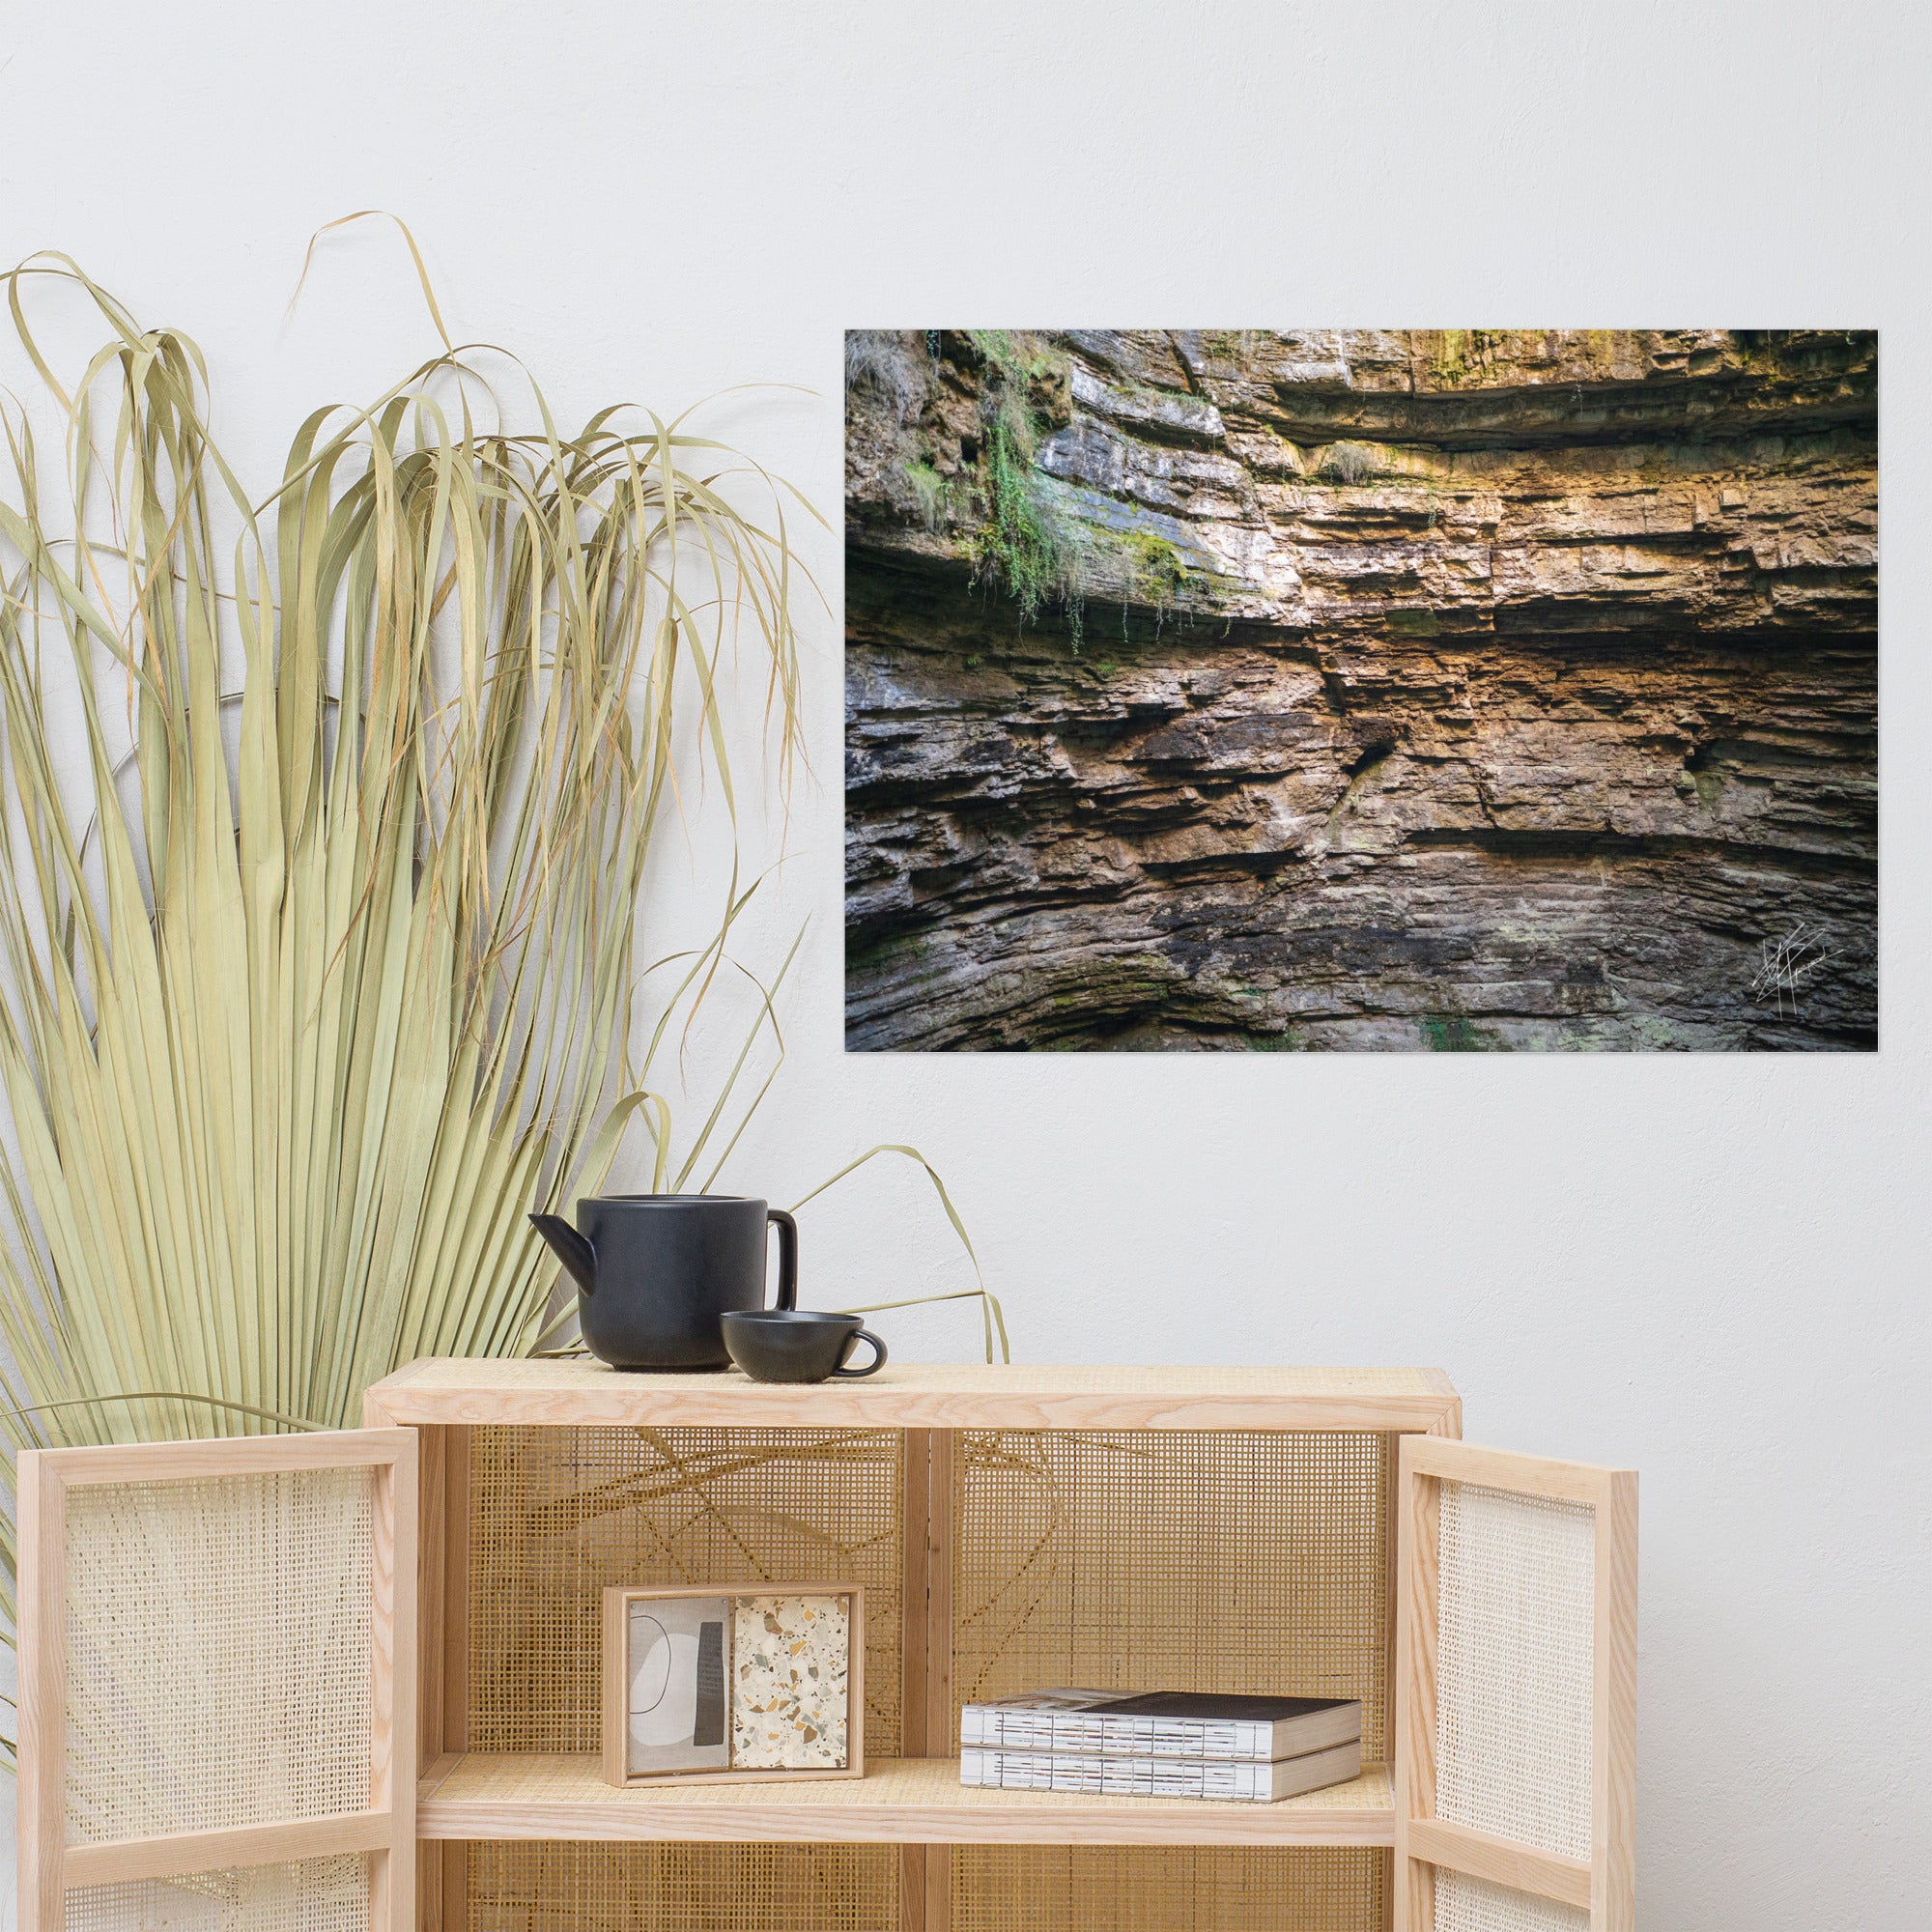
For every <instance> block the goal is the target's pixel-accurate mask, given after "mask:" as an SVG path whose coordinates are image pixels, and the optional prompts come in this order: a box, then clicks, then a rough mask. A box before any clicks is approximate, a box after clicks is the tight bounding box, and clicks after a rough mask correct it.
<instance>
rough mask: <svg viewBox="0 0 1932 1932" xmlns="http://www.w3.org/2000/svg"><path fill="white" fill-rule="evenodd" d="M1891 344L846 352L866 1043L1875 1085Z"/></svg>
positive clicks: (852, 744) (851, 696)
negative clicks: (1577, 1053)
mask: <svg viewBox="0 0 1932 1932" xmlns="http://www.w3.org/2000/svg"><path fill="white" fill-rule="evenodd" d="M1877 396H1878V339H1877V336H1876V334H1875V333H1873V332H1872V331H1869V330H1860V329H1850V330H1847V329H1781V330H1776V329H1774V330H1746V329H1736V330H1726V329H1637V330H1628V329H1614V330H1612V329H1605V330H1595V329H1412V330H1405V329H1391V330H1378V329H1325V330H1324V329H1311V330H1302V331H1294V330H1283V331H1270V330H1264V329H1257V330H1231V331H1214V330H1193V329H1133V330H1118V331H1117V330H1106V329H1072V330H1065V331H1057V332H1056V331H1044V330H1042V331H1027V330H990V329H988V330H979V329H923V330H860V331H854V332H852V333H851V334H849V335H848V336H847V338H846V360H845V403H846V452H845V553H846V582H845V597H846V781H845V782H846V793H845V797H846V928H845V972H846V1043H847V1046H848V1047H849V1048H851V1049H855V1050H863V1051H880V1050H899V1051H913V1052H930V1051H967V1050H979V1051H1009V1052H1015V1051H1044V1050H1060V1051H1065V1050H1072V1049H1087V1050H1112V1051H1145V1050H1194V1051H1210V1050H1211V1051H1266V1052H1284V1051H1300V1050H1338V1049H1348V1050H1397V1051H1467V1052H1488V1051H1507V1050H1518V1049H1531V1048H1543V1049H1556V1048H1571V1049H1598V1050H1603V1049H1608V1050H1677V1051H1683V1050H1690V1051H1726V1052H1738V1051H1779V1052H1788V1051H1820V1050H1824V1051H1833V1050H1836V1051H1844V1050H1871V1049H1874V1048H1875V1047H1876V1045H1877V1043H1878V986H1877V952H1878V653H1877V646H1878V635H1877V634H1878V564H1877V532H1878V439H1877Z"/></svg>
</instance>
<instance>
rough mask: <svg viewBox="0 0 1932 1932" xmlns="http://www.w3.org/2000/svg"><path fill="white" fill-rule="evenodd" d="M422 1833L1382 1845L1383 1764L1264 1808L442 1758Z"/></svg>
mask: <svg viewBox="0 0 1932 1932" xmlns="http://www.w3.org/2000/svg"><path fill="white" fill-rule="evenodd" d="M416 1833H417V1835H418V1836H419V1837H423V1838H602V1839H619V1838H658V1839H685V1840H690V1839H708V1840H712V1841H716V1842H723V1843H727V1844H756V1843H786V1844H873V1845H878V1844H886V1845H924V1844H934V1845H1392V1844H1394V1843H1395V1807H1394V1802H1393V1800H1392V1798H1391V1795H1390V1787H1389V1776H1388V1768H1387V1767H1386V1766H1385V1765H1370V1766H1367V1767H1366V1768H1365V1769H1364V1770H1363V1773H1362V1775H1361V1776H1360V1777H1357V1778H1354V1779H1353V1780H1351V1781H1350V1783H1347V1784H1333V1785H1330V1786H1329V1787H1328V1788H1327V1789H1326V1790H1323V1791H1311V1792H1309V1793H1308V1794H1307V1795H1306V1796H1305V1797H1301V1798H1285V1799H1283V1800H1282V1801H1281V1802H1280V1803H1279V1804H1208V1803H1205V1802H1200V1801H1196V1800H1194V1799H1187V1798H1087V1797H1073V1796H1061V1795H1059V1794H1056V1793H1048V1792H1037V1791H976V1790H970V1789H968V1788H967V1787H966V1786H964V1785H962V1784H961V1783H960V1782H959V1766H958V1764H957V1763H956V1762H955V1761H954V1760H953V1759H952V1758H885V1759H882V1760H881V1761H879V1762H878V1763H877V1764H875V1765H873V1766H872V1767H870V1768H869V1769H868V1770H867V1773H866V1776H864V1777H860V1778H824V1779H806V1780H801V1781H799V1782H796V1783H791V1784H781V1783H773V1784H701V1783H691V1784H666V1785H655V1786H641V1787H638V1786H634V1787H632V1788H631V1789H629V1790H619V1789H618V1788H617V1787H616V1786H614V1785H611V1784H607V1783H606V1782H605V1781H604V1778H603V1776H601V1774H600V1773H599V1771H598V1767H597V1760H596V1759H595V1758H594V1757H525V1756H506V1757H497V1756H484V1755H480V1754H475V1753H472V1754H470V1755H469V1756H466V1757H444V1758H440V1759H439V1760H438V1761H437V1762H436V1763H435V1764H434V1765H432V1766H431V1767H430V1770H429V1773H428V1775H427V1776H425V1777H424V1778H423V1779H422V1782H421V1784H420V1785H419V1786H418V1788H417V1794H416Z"/></svg>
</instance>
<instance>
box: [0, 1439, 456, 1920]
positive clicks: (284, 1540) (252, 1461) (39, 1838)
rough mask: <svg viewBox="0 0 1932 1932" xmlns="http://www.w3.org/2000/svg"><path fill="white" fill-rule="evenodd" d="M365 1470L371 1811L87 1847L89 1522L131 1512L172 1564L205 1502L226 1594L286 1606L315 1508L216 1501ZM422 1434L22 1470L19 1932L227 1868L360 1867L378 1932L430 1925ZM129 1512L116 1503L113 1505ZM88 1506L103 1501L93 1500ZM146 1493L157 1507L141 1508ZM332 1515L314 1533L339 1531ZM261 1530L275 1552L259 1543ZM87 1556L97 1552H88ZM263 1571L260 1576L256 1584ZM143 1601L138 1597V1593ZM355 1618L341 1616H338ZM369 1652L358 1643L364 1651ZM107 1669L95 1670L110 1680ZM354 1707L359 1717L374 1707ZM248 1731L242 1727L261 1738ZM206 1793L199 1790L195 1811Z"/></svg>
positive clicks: (135, 1529) (101, 1459) (165, 1593)
mask: <svg viewBox="0 0 1932 1932" xmlns="http://www.w3.org/2000/svg"><path fill="white" fill-rule="evenodd" d="M355 1470H366V1471H367V1472H368V1475H369V1478H370V1484H369V1497H368V1545H367V1574H366V1576H365V1577H362V1578H361V1579H360V1580H359V1581H357V1580H355V1579H354V1578H350V1579H348V1584H349V1594H350V1596H351V1598H352V1599H354V1598H355V1595H356V1593H359V1602H355V1605H354V1608H353V1612H352V1613H353V1614H354V1615H355V1617H356V1618H357V1619H358V1620H362V1619H364V1618H366V1621H363V1622H362V1623H361V1629H362V1631H363V1632H364V1633H366V1654H367V1659H368V1678H367V1685H366V1694H367V1708H366V1717H367V1744H368V1753H367V1757H368V1761H367V1771H366V1778H365V1777H364V1776H362V1774H361V1773H360V1772H357V1773H356V1774H355V1781H356V1782H357V1783H358V1784H359V1785H360V1787H361V1790H362V1792H363V1793H364V1794H365V1795H364V1798H363V1802H362V1803H361V1804H359V1805H355V1807H354V1808H345V1809H338V1810H331V1811H328V1812H327V1813H325V1814H323V1815H314V1814H313V1813H311V1814H310V1815H293V1816H283V1817H256V1818H253V1819H250V1820H249V1821H247V1822H245V1823H226V1824H220V1825H216V1826H213V1827H212V1828H211V1827H203V1828H201V1829H189V1830H171V1831H161V1832H142V1833H131V1832H130V1833H120V1832H116V1833H111V1834H109V1835H104V1836H103V1835H99V1834H96V1835H90V1836H88V1837H85V1838H77V1837H76V1836H75V1834H74V1833H73V1832H72V1829H71V1823H70V1817H69V1797H70V1794H69V1775H68V1774H69V1758H70V1753H71V1751H72V1750H73V1749H75V1748H76V1747H82V1746H84V1745H85V1743H86V1739H85V1734H84V1732H81V1733H78V1734H77V1733H76V1731H75V1722H76V1716H75V1714H76V1711H77V1709H79V1708H80V1707H79V1705H78V1704H77V1702H76V1698H77V1695H80V1694H81V1693H85V1692H86V1690H88V1688H89V1687H87V1686H85V1685H82V1684H79V1683H72V1684H71V1683H70V1680H69V1670H70V1650H71V1637H70V1624H71V1610H72V1609H73V1607H74V1605H75V1603H76V1601H78V1599H77V1596H76V1592H75V1589H74V1584H73V1578H72V1575H71V1571H72V1567H73V1560H74V1544H75V1538H74V1536H73V1535H72V1534H71V1532H72V1531H73V1530H74V1527H75V1519H76V1518H77V1517H79V1516H80V1515H81V1513H82V1512H83V1511H84V1510H85V1509H86V1508H87V1507H88V1506H89V1504H90V1502H91V1503H92V1504H93V1505H95V1506H97V1507H99V1508H103V1509H107V1510H110V1511H113V1512H118V1513H119V1515H120V1517H121V1518H122V1519H123V1520H125V1522H126V1524H127V1525H128V1534H129V1539H130V1541H131V1542H132V1543H133V1544H134V1545H135V1546H136V1547H138V1546H139V1545H140V1543H141V1541H142V1540H143V1538H146V1539H147V1540H148V1541H149V1542H150V1543H151V1544H155V1545H156V1547H157V1548H158V1547H159V1544H160V1542H161V1541H162V1540H164V1538H165V1535H166V1530H165V1528H164V1527H157V1526H156V1517H157V1514H158V1513H163V1512H165V1510H166V1507H167V1491H168V1488H169V1486H180V1485H185V1484H191V1485H195V1486H197V1487H196V1489H195V1491H194V1492H193V1493H194V1495H195V1497H196V1501H195V1503H194V1505H193V1508H194V1509H195V1510H196V1511H198V1512H204V1513H205V1514H206V1515H207V1517H208V1518H209V1520H211V1521H212V1522H213V1524H214V1525H215V1529H214V1534H216V1535H217V1536H219V1537H221V1538H222V1542H221V1559H222V1570H221V1573H220V1577H219V1582H220V1585H221V1587H222V1588H223V1589H227V1590H234V1591H238V1592H239V1591H240V1590H241V1589H242V1588H243V1587H244V1586H248V1585H253V1586H254V1587H256V1588H265V1589H269V1590H271V1591H272V1590H276V1589H287V1588H289V1587H291V1585H290V1584H289V1583H288V1582H287V1580H286V1579H285V1578H284V1577H283V1571H284V1570H285V1569H287V1567H288V1566H289V1562H290V1558H289V1556H288V1552H287V1545H288V1543H289V1542H290V1541H291V1540H298V1537H297V1538H295V1539H292V1538H291V1536H290V1534H289V1532H291V1531H294V1532H299V1531H300V1530H301V1529H302V1527H303V1518H302V1513H301V1505H300V1504H299V1502H296V1503H294V1504H291V1503H290V1501H289V1500H288V1498H287V1496H286V1495H284V1496H283V1497H282V1498H281V1499H280V1500H279V1501H278V1502H275V1503H272V1504H270V1505H268V1506H267V1507H266V1508H265V1507H264V1505H263V1503H262V1501H261V1499H260V1498H259V1497H258V1498H255V1499H253V1500H252V1501H251V1503H250V1504H249V1505H248V1506H247V1507H243V1508H241V1509H239V1510H238V1511H237V1512H236V1520H235V1521H234V1522H233V1523H224V1522H223V1521H222V1519H221V1515H220V1506H219V1504H218V1502H217V1501H215V1500H214V1499H213V1498H212V1497H211V1496H210V1489H211V1488H212V1487H213V1486H214V1485H218V1484H220V1483H222V1482H223V1481H225V1480H226V1479H229V1478H235V1477H251V1476H259V1477H288V1476H300V1475H304V1474H311V1475H313V1474H323V1473H329V1472H343V1471H355ZM416 1483H417V1464H416V1433H415V1431H414V1430H412V1429H364V1430H346V1431H317V1432H314V1433H310V1434H303V1435H257V1436H238V1437H227V1438H222V1439H213V1440H201V1441H190V1442H157V1443H140V1444H127V1445H121V1444H115V1445H110V1446H102V1447H89V1448H78V1449H42V1450H23V1451H22V1452H21V1455H20V1459H19V1475H18V1485H19V1564H20V1599H19V1633H18V1634H19V1662H20V1687H19V1690H20V1696H19V1704H20V1751H19V1814H20V1830H19V1881H20V1928H21V1932H61V1928H62V1927H63V1926H64V1925H66V1924H67V1923H68V1922H69V1908H68V1899H69V1894H70V1893H72V1892H76V1891H81V1890H84V1889H90V1888H94V1887H99V1886H112V1885H122V1884H130V1883H139V1882H142V1881H159V1882H166V1881H168V1880H171V1879H178V1878H185V1877H188V1876H189V1875H191V1874H195V1873H205V1872H212V1871H221V1870H227V1869H230V1868H237V1867H240V1868H249V1867H269V1866H292V1865H296V1864H298V1862H300V1861H309V1860H327V1859H334V1858H339V1857H342V1856H344V1855H360V1856H362V1857H364V1858H366V1860H367V1891H368V1901H367V1912H368V1925H369V1928H370V1932H405V1928H408V1927H410V1926H412V1925H413V1924H414V1920H415V1903H416V1899H415V1859H416V1815H415V1800H416V1780H415V1776H414V1772H415V1759H416V1683H415V1669H416V1565H415V1560H414V1557H415V1548H416ZM116 1490H118V1491H120V1492H122V1493H121V1494H120V1495H119V1496H112V1497H110V1496H107V1495H105V1494H103V1493H99V1492H108V1491H116ZM87 1492H97V1493H96V1494H95V1495H94V1496H92V1497H91V1498H90V1497H89V1495H88V1493H87ZM144 1492H145V1493H144ZM326 1517H327V1512H323V1511H318V1512H315V1513H313V1514H312V1515H310V1516H309V1518H308V1520H309V1521H310V1522H311V1523H313V1524H314V1525H315V1526H317V1527H321V1526H323V1525H324V1523H325V1521H326ZM257 1527H259V1528H260V1530H261V1532H262V1533H261V1534H260V1535H255V1534H253V1533H252V1531H253V1530H254V1529H255V1528H257ZM83 1541H84V1539H83ZM251 1565H252V1566H253V1567H252V1569H251V1567H250V1566H251ZM143 1587H147V1586H146V1585H141V1584H137V1586H136V1588H137V1593H138V1590H139V1589H140V1588H143ZM169 1596H170V1590H169V1579H168V1577H167V1576H166V1574H165V1570H164V1568H157V1570H156V1575H155V1577H154V1580H153V1584H152V1588H151V1590H150V1597H151V1600H152V1603H153V1607H154V1612H155V1615H156V1618H157V1620H160V1621H162V1622H163V1623H165V1621H166V1620H167V1618H168V1615H169V1612H170V1609H171V1607H173V1608H178V1605H171V1603H170V1601H168V1599H169ZM339 1608H340V1605H338V1609H339ZM361 1641H362V1638H361V1637H360V1636H358V1646H359V1644H360V1642H361ZM109 1662H110V1660H107V1659H104V1658H103V1659H98V1660H97V1665H96V1667H97V1668H100V1667H108V1665H109ZM360 1694H361V1693H359V1692H358V1693H357V1701H358V1702H359V1701H360ZM246 1720H247V1719H246V1714H245V1712H244V1713H243V1714H242V1718H241V1721H242V1722H244V1723H245V1722H246ZM192 1786H193V1778H192V1776H189V1777H188V1778H187V1779H186V1789H187V1791H188V1793H189V1795H193V1794H192ZM250 1808H255V1809H259V1808H260V1807H259V1806H252V1807H250Z"/></svg>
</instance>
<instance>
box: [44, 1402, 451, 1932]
mask: <svg viewBox="0 0 1932 1932" xmlns="http://www.w3.org/2000/svg"><path fill="white" fill-rule="evenodd" d="M19 1499H20V1500H19V1510H20V1517H19V1551H20V1555H19V1565H20V1602H19V1661H20V1761H19V1803H20V1829H19V1879H20V1932H154V1928H160V1927H165V1928H167V1932H202V1928H207V1932H322V1928H325V1927H326V1928H327V1932H408V1928H410V1927H411V1926H412V1925H413V1923H414V1916H415V1912H414V1907H415V1876H414V1872H415V1776H414V1772H415V1755H416V1753H415V1722H416V1700H415V1682H414V1671H415V1644H416V1628H415V1611H416V1605H415V1597H416V1576H415V1570H416V1566H415V1548H416V1435H415V1432H414V1431H413V1430H410V1429H373V1430H353V1431H345V1432H340V1433H317V1434H313V1435H264V1436H243V1437H238V1438H231V1439H225V1440H218V1441H197V1442H160V1443H148V1444H130V1445H125V1446H124V1445H114V1446H110V1447H100V1448H85V1449H47V1450H41V1451H31V1450H30V1451H26V1452H24V1453H23V1454H22V1455H21V1457H20V1466H19Z"/></svg>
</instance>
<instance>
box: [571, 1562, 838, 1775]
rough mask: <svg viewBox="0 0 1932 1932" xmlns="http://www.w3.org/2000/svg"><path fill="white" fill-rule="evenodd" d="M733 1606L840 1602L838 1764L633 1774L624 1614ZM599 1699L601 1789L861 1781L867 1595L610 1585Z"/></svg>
mask: <svg viewBox="0 0 1932 1932" xmlns="http://www.w3.org/2000/svg"><path fill="white" fill-rule="evenodd" d="M717 1597H723V1598H725V1599H726V1600H728V1601H729V1602H730V1603H731V1604H732V1605H733V1607H734V1609H735V1607H736V1605H737V1604H738V1603H739V1602H740V1601H742V1600H744V1599H747V1598H752V1597H842V1598H843V1599H845V1601H846V1605H847V1613H846V1640H847V1644H848V1646H849V1649H848V1656H847V1661H846V1667H845V1698H846V1703H845V1762H844V1763H843V1764H842V1765H839V1766H837V1767H833V1766H816V1765H813V1766H804V1765H798V1766H780V1765H771V1766H762V1767H753V1768H744V1769H741V1768H739V1767H738V1766H736V1765H735V1764H734V1765H730V1766H727V1767H722V1768H718V1769H709V1768H707V1769H704V1770H694V1771H650V1772H634V1771H632V1770H631V1769H630V1764H631V1756H630V1684H631V1657H630V1642H631V1606H632V1605H634V1604H639V1603H664V1602H672V1601H678V1600H689V1599H692V1598H717ZM603 1625H604V1629H603V1636H604V1643H603V1654H604V1655H603V1663H604V1667H603V1691H602V1704H601V1723H600V1735H601V1738H602V1741H603V1750H602V1754H601V1760H602V1769H603V1773H604V1777H605V1781H606V1782H607V1783H610V1784H614V1785H617V1786H619V1787H622V1788H626V1789H629V1788H633V1787H636V1786H639V1785H666V1784H789V1783H792V1782H795V1781H803V1780H805V1779H818V1778H829V1777H863V1776H865V1775H866V1593H865V1591H864V1589H863V1588H862V1587H861V1586H860V1585H858V1584H857V1583H824V1582H804V1583H790V1582H785V1583H691V1584H679V1585H676V1586H667V1587H664V1588H651V1587H637V1588H633V1587H629V1586H626V1585H623V1584H612V1585H611V1586H610V1587H609V1588H607V1589H606V1590H605V1592H604V1611H603ZM731 1654H732V1644H731V1635H730V1633H729V1632H728V1631H727V1633H726V1636H725V1661H726V1684H725V1699H726V1719H725V1726H726V1734H727V1737H728V1735H729V1731H730V1718H729V1700H730V1683H729V1663H730V1659H731Z"/></svg>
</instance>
